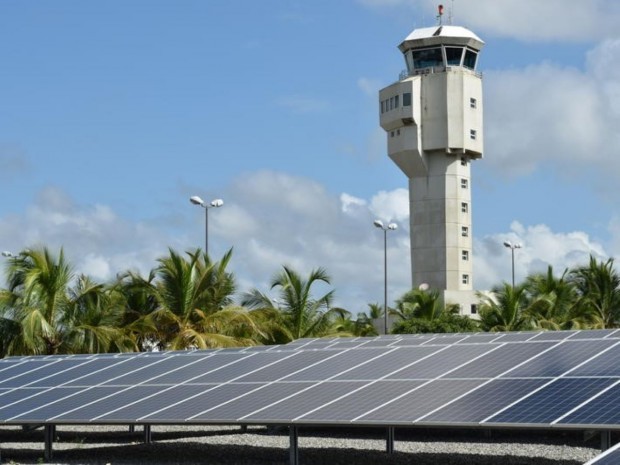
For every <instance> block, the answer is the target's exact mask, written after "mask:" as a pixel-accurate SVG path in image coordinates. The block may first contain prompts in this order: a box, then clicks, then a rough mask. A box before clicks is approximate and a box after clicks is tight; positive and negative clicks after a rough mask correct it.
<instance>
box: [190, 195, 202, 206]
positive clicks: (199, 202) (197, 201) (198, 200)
mask: <svg viewBox="0 0 620 465" xmlns="http://www.w3.org/2000/svg"><path fill="white" fill-rule="evenodd" d="M189 201H190V202H192V203H193V204H194V205H200V206H201V207H202V206H204V204H205V203H204V201H203V200H202V199H201V198H200V197H198V196H197V195H193V196H191V197H190V198H189Z"/></svg>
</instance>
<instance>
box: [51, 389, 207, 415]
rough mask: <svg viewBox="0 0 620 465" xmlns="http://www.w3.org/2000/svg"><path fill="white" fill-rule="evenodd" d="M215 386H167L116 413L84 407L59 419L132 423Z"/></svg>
mask: <svg viewBox="0 0 620 465" xmlns="http://www.w3.org/2000/svg"><path fill="white" fill-rule="evenodd" d="M216 386H217V385H215V384H214V385H208V384H190V385H184V384H182V385H179V386H167V387H165V388H164V387H160V388H159V389H158V391H157V392H156V393H155V394H154V395H152V394H149V395H146V394H144V395H143V396H142V398H141V399H140V400H138V401H137V402H133V403H129V402H126V403H125V405H124V406H123V407H122V408H120V409H119V410H116V411H112V410H111V409H108V411H107V412H101V413H97V414H94V412H93V411H92V408H91V407H84V409H80V410H77V411H75V412H74V413H72V414H70V415H67V416H62V417H60V419H61V420H68V419H69V418H71V417H76V416H81V417H86V418H97V420H98V421H115V422H120V421H126V422H132V421H135V420H136V419H137V418H142V417H145V416H147V415H149V414H151V413H154V412H156V411H158V410H161V409H162V408H164V407H166V406H169V405H173V404H177V403H179V402H182V401H185V400H187V399H190V398H191V397H193V396H196V395H198V394H201V393H204V392H206V391H207V390H209V389H213V388H214V387H216ZM146 388H147V387H145V386H138V387H136V392H146V391H143V389H146ZM190 402H191V401H190ZM98 415H100V416H98Z"/></svg>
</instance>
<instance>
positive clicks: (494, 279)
mask: <svg viewBox="0 0 620 465" xmlns="http://www.w3.org/2000/svg"><path fill="white" fill-rule="evenodd" d="M510 229H511V230H510V232H508V233H498V234H493V235H489V236H485V237H483V238H482V239H477V240H475V243H474V270H475V273H476V274H475V279H476V281H475V286H476V287H477V288H478V289H490V288H491V287H493V286H495V285H497V284H500V283H501V282H502V281H506V282H510V280H511V274H512V270H511V267H512V257H511V251H510V249H508V248H506V247H504V245H503V243H504V241H510V242H512V243H513V244H520V245H521V248H519V249H515V281H516V282H517V283H518V282H520V281H521V280H523V279H524V278H525V277H526V276H527V275H528V274H531V273H537V272H544V271H546V269H547V267H548V266H549V265H551V266H553V269H554V272H555V273H556V274H557V275H560V274H561V273H563V272H564V270H565V269H566V268H573V267H576V266H580V265H585V264H587V262H588V259H589V257H590V255H593V256H595V257H596V258H598V259H606V258H607V257H608V255H607V253H606V251H605V248H604V246H603V245H602V244H601V243H599V242H597V241H595V240H593V239H591V238H590V237H589V235H588V234H586V233H585V232H582V231H572V232H568V233H562V232H554V231H552V230H551V229H550V228H549V227H548V226H546V225H543V224H540V225H533V226H524V225H522V224H521V223H519V222H516V221H515V222H513V223H512V224H511V226H510Z"/></svg>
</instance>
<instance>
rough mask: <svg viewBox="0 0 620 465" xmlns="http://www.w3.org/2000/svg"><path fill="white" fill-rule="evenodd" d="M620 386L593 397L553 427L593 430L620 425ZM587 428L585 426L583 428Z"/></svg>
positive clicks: (615, 385)
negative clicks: (590, 426) (587, 428)
mask: <svg viewBox="0 0 620 465" xmlns="http://www.w3.org/2000/svg"><path fill="white" fill-rule="evenodd" d="M619 398H620V386H619V385H618V383H615V384H614V385H612V386H610V387H609V389H606V390H603V391H602V392H599V393H597V395H596V396H593V398H592V399H590V400H589V401H587V402H585V403H584V404H583V405H582V406H580V408H579V409H577V410H575V411H574V412H572V413H570V414H569V415H566V416H565V417H564V418H562V419H561V420H558V422H557V423H555V425H561V426H567V425H571V426H574V427H580V425H588V426H589V425H592V427H594V428H600V429H610V427H611V426H615V428H616V429H618V426H619V425H620V403H619V402H618V399H619ZM585 427H587V426H585Z"/></svg>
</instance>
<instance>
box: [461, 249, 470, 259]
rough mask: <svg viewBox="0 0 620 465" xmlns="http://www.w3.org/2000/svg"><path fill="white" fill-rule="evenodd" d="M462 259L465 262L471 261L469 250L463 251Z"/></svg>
mask: <svg viewBox="0 0 620 465" xmlns="http://www.w3.org/2000/svg"><path fill="white" fill-rule="evenodd" d="M461 259H462V260H463V261H464V262H467V261H469V250H463V251H461Z"/></svg>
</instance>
